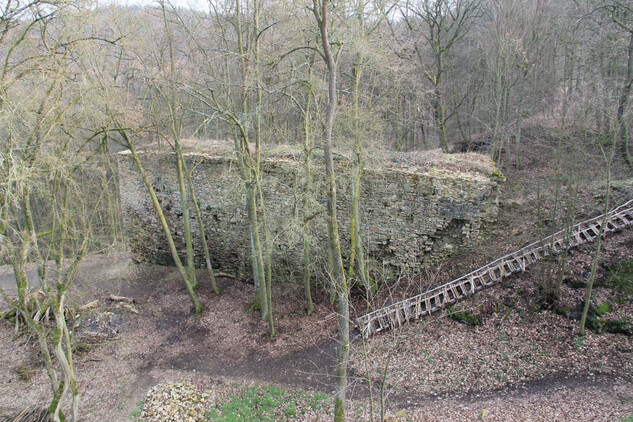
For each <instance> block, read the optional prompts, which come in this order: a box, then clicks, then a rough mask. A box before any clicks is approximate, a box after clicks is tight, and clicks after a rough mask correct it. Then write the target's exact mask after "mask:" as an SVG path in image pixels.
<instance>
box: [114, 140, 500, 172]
mask: <svg viewBox="0 0 633 422" xmlns="http://www.w3.org/2000/svg"><path fill="white" fill-rule="evenodd" d="M181 143H182V147H183V152H184V154H185V155H186V156H190V157H199V158H203V159H207V160H220V161H230V160H233V159H235V152H234V149H233V148H234V147H233V143H232V142H230V141H219V140H192V139H183V140H182V141H181ZM172 152H173V151H172V150H171V148H169V147H165V146H162V147H161V146H158V145H157V144H151V145H146V146H143V147H142V148H140V149H139V153H141V154H158V155H160V154H166V153H172ZM119 154H120V155H128V154H130V152H129V151H127V150H126V151H122V152H120V153H119ZM333 155H334V161H336V162H339V163H345V162H349V163H351V162H353V161H355V158H354V155H353V153H351V152H342V151H335V152H334V154H333ZM322 156H323V150H322V149H320V148H317V149H316V150H315V152H314V153H313V157H314V160H315V162H317V163H318V161H319V158H321V157H322ZM262 160H263V161H269V162H270V161H272V162H275V161H277V162H282V161H285V162H302V161H303V147H302V146H300V145H267V146H264V147H263V148H262ZM365 163H366V167H367V168H368V169H371V171H393V172H398V173H410V174H420V175H422V174H426V175H432V176H434V177H439V178H442V177H446V178H453V179H454V178H465V179H473V178H474V179H480V178H481V179H488V178H490V177H491V176H496V177H503V176H502V175H501V174H500V173H498V171H497V170H496V166H495V163H494V161H493V160H491V159H490V157H488V156H485V155H482V154H478V153H459V154H445V153H443V152H442V150H441V149H436V150H430V151H413V152H397V151H388V150H377V149H372V150H367V151H366V159H365Z"/></svg>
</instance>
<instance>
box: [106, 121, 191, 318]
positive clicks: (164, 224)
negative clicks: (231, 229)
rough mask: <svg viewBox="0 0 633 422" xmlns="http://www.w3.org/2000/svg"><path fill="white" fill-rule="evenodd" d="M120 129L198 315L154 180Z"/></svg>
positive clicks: (188, 280)
mask: <svg viewBox="0 0 633 422" xmlns="http://www.w3.org/2000/svg"><path fill="white" fill-rule="evenodd" d="M118 131H119V133H120V134H121V136H122V137H123V139H124V140H125V142H126V144H127V147H128V149H129V151H130V153H131V154H132V158H134V162H135V163H136V168H137V169H138V171H139V173H140V174H141V178H142V179H143V182H144V183H145V187H147V191H148V193H149V195H150V198H151V199H152V204H153V205H154V209H155V210H156V213H157V214H158V219H159V220H160V223H161V226H162V227H163V231H164V232H165V236H166V237H167V243H168V244H169V249H170V251H171V256H172V258H173V259H174V262H175V263H176V267H177V268H178V271H179V272H180V275H181V277H182V279H183V281H184V283H185V288H186V289H187V294H188V295H189V298H190V299H191V303H192V304H193V306H194V309H195V312H196V315H200V313H201V312H202V310H203V306H202V304H201V303H200V300H199V299H198V296H197V295H196V292H195V291H194V289H193V285H192V283H191V280H190V279H189V272H188V271H187V269H186V268H185V267H184V266H183V265H182V261H181V260H180V256H179V255H178V249H176V244H175V243H174V238H173V237H172V235H171V231H170V230H169V226H168V225H167V220H166V219H165V214H163V209H162V208H161V206H160V202H158V198H157V197H156V192H155V191H154V187H153V186H152V182H151V181H150V180H149V177H148V176H147V173H146V172H145V168H143V164H142V163H141V159H140V157H139V155H138V152H137V151H136V148H135V147H134V143H133V142H132V140H131V139H130V138H129V136H128V134H127V133H126V132H125V130H123V129H119V130H118Z"/></svg>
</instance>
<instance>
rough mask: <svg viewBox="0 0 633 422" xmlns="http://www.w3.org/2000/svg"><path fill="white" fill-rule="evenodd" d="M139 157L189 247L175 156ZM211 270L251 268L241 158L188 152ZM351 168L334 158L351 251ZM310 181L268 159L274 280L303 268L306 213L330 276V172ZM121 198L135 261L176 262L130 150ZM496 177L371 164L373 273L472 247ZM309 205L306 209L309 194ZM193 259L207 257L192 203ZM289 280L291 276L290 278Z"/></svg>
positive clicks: (298, 167)
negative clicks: (327, 185) (307, 185)
mask: <svg viewBox="0 0 633 422" xmlns="http://www.w3.org/2000/svg"><path fill="white" fill-rule="evenodd" d="M141 159H142V161H143V163H144V166H145V168H146V170H147V172H148V174H149V175H150V179H151V181H152V183H153V185H154V188H155V190H156V193H157V196H158V198H159V200H160V202H161V204H162V206H163V210H164V212H165V216H166V217H167V219H168V222H169V224H170V227H171V228H172V234H173V235H174V238H175V240H176V242H177V244H178V245H179V248H180V250H181V251H183V253H184V234H183V228H182V227H183V219H182V212H181V207H180V201H179V196H178V189H177V183H176V175H175V170H174V169H175V167H174V157H173V155H171V154H160V153H147V154H142V156H141ZM187 161H188V167H189V168H190V169H191V168H193V169H194V171H193V177H194V186H195V189H196V195H197V197H198V202H199V204H200V208H201V210H202V214H203V218H204V224H205V230H206V234H207V239H208V243H209V247H210V252H211V256H212V258H211V259H212V262H213V264H214V267H215V268H219V269H220V270H222V271H224V272H229V273H233V274H236V275H239V276H248V275H250V274H251V273H252V271H251V259H250V257H251V249H250V242H249V236H248V225H247V218H246V207H245V184H244V182H243V180H242V179H241V178H240V172H239V168H238V165H237V162H236V161H235V160H230V159H226V158H211V157H205V156H201V155H197V156H196V155H188V156H187ZM353 171H354V169H353V167H352V166H351V165H350V164H348V163H347V162H339V163H337V175H338V184H337V189H338V191H337V192H338V200H339V202H338V213H339V218H340V229H341V236H342V240H343V250H344V254H345V255H349V253H348V251H349V227H350V210H351V187H352V179H353V177H352V172H353ZM314 172H315V176H314V188H313V190H312V191H311V192H305V187H304V186H305V185H304V183H305V178H304V175H303V169H302V163H301V161H299V160H297V161H294V160H292V159H285V160H283V159H276V160H264V161H263V162H262V180H263V192H264V198H265V199H264V200H265V206H266V217H267V219H268V225H269V228H270V233H271V245H272V248H271V249H272V258H273V270H274V272H275V274H276V277H277V278H284V279H291V278H300V277H301V274H302V271H303V264H302V254H303V252H302V251H303V224H304V217H305V216H307V217H310V232H311V239H310V244H311V250H312V251H311V256H312V258H313V264H312V269H313V271H314V272H315V273H316V275H317V276H318V275H319V274H320V273H321V274H326V271H327V270H326V268H327V260H328V258H327V257H328V254H327V249H326V245H327V227H326V221H325V215H326V196H325V195H326V192H325V186H324V182H325V180H324V179H325V176H324V174H325V172H324V169H323V168H322V167H320V166H318V165H315V168H314ZM119 173H120V174H119V181H120V193H121V206H122V213H123V218H124V222H125V226H126V230H127V235H128V241H129V247H130V249H131V251H132V253H133V254H134V256H135V258H136V259H139V260H147V261H151V262H155V263H163V264H171V263H173V260H172V258H171V253H170V251H169V247H168V245H167V241H166V238H165V235H164V233H163V231H162V228H161V225H160V222H159V221H158V218H157V216H156V212H155V211H154V208H153V205H152V203H151V200H150V197H149V195H148V193H147V190H146V188H145V185H144V184H143V181H142V179H141V178H140V176H139V175H138V172H137V170H136V167H135V165H134V162H133V160H132V158H131V157H130V156H129V155H125V154H121V155H119ZM497 189H498V181H497V179H496V178H495V177H494V176H492V175H486V174H482V173H481V172H473V173H458V174H452V173H449V172H446V171H442V170H434V169H429V170H425V171H423V172H414V171H411V170H410V169H406V168H403V169H393V168H390V169H384V170H381V171H377V170H370V169H366V170H365V171H364V175H363V185H362V190H361V198H360V204H361V205H360V210H361V211H360V218H361V230H362V236H363V242H364V245H365V250H366V255H367V258H368V260H369V264H370V268H371V270H372V271H373V274H374V277H376V278H378V279H380V278H382V277H384V278H386V279H389V278H392V277H394V276H396V275H398V274H399V273H402V272H408V273H411V272H416V271H419V270H420V269H421V268H422V267H424V266H425V265H429V264H435V263H438V262H439V261H441V260H444V259H446V258H448V257H449V256H451V255H452V254H454V253H456V252H458V251H459V250H460V248H463V247H465V246H469V245H470V244H472V242H473V240H475V239H477V238H478V236H480V234H481V230H482V228H483V227H484V226H485V225H486V224H488V223H491V222H492V221H494V220H495V218H496V215H497V210H498V200H497ZM305 195H308V196H309V199H310V201H309V206H308V207H307V210H304V209H303V208H304V206H303V203H304V196H305ZM191 215H192V229H193V231H194V244H195V251H196V259H197V260H198V264H199V265H203V263H204V255H203V251H202V246H201V242H200V240H199V236H196V235H195V233H197V232H198V224H197V222H196V219H195V213H194V212H193V209H192V211H191ZM288 281H290V280H288Z"/></svg>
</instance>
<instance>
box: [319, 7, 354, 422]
mask: <svg viewBox="0 0 633 422" xmlns="http://www.w3.org/2000/svg"><path fill="white" fill-rule="evenodd" d="M313 5H314V9H313V11H314V13H315V16H316V19H317V22H318V24H319V29H320V32H321V44H322V47H323V54H324V56H325V59H326V64H327V69H328V107H327V114H326V118H325V142H324V150H325V170H326V178H327V184H328V201H327V208H328V232H329V238H330V249H331V251H332V255H333V258H334V266H333V276H334V280H335V282H336V286H337V301H338V326H339V335H338V340H339V349H338V356H337V359H336V392H335V396H334V421H335V422H343V421H344V420H345V396H346V393H347V365H348V361H349V348H350V343H349V291H348V286H347V281H346V279H345V265H344V263H343V257H342V254H341V241H340V238H339V230H338V220H337V215H336V177H335V173H334V161H333V160H332V128H333V126H334V115H335V112H336V67H335V63H334V58H333V57H332V53H331V50H330V43H329V40H328V33H327V9H328V1H327V0H322V3H321V15H320V16H319V14H318V6H317V1H316V0H313Z"/></svg>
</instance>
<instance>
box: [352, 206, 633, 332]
mask: <svg viewBox="0 0 633 422" xmlns="http://www.w3.org/2000/svg"><path fill="white" fill-rule="evenodd" d="M603 218H604V214H601V215H599V216H597V217H593V218H590V219H589V220H585V221H583V222H581V223H578V224H576V225H575V226H573V227H572V228H571V230H569V229H565V230H561V231H559V232H556V233H554V234H553V235H551V236H548V237H546V238H544V239H543V240H539V241H536V242H533V243H530V244H529V245H527V246H524V247H522V248H521V249H519V250H517V251H514V252H512V253H510V254H508V255H505V256H502V257H501V258H497V259H495V260H494V261H492V262H489V263H488V264H486V265H484V266H483V267H480V268H478V269H476V270H474V271H472V272H470V273H468V274H466V275H463V276H461V277H459V278H457V279H455V280H453V281H449V282H448V283H446V284H443V285H441V286H439V287H435V288H433V289H431V290H428V291H426V292H424V293H421V294H419V295H416V296H413V297H411V298H408V299H404V300H401V301H399V302H395V303H392V304H391V305H388V306H385V307H384V308H380V309H376V310H374V311H371V312H368V313H366V314H364V315H362V316H360V317H358V318H357V320H356V322H357V324H358V327H359V329H360V332H361V334H362V335H363V337H365V338H367V337H369V336H371V335H373V334H376V333H379V332H381V331H384V330H388V329H390V328H398V327H400V326H402V325H403V324H405V323H406V322H407V321H411V320H416V319H419V318H421V317H423V316H425V315H429V314H431V313H433V312H435V311H438V310H440V309H443V308H445V307H447V306H450V305H452V304H454V303H456V302H457V301H460V300H462V299H464V298H466V297H467V296H470V295H472V294H475V293H477V292H479V291H481V290H483V289H484V288H486V287H489V286H492V285H493V284H495V283H498V282H499V281H500V280H502V279H503V277H505V276H508V275H510V274H512V273H515V272H519V271H525V268H526V267H527V266H528V265H530V264H533V263H535V262H536V261H539V260H541V259H543V258H544V257H546V256H548V255H552V254H558V253H560V252H561V251H563V250H565V249H569V248H573V247H577V246H579V245H582V244H585V243H588V242H592V241H594V240H595V239H596V238H597V237H598V235H599V234H600V228H601V225H602V220H603ZM631 225H633V200H631V201H628V202H627V203H625V204H622V205H620V206H619V207H617V208H615V209H614V210H612V211H610V212H609V213H607V219H606V227H605V229H604V233H610V232H614V231H616V230H620V229H623V228H625V227H628V226H631Z"/></svg>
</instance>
